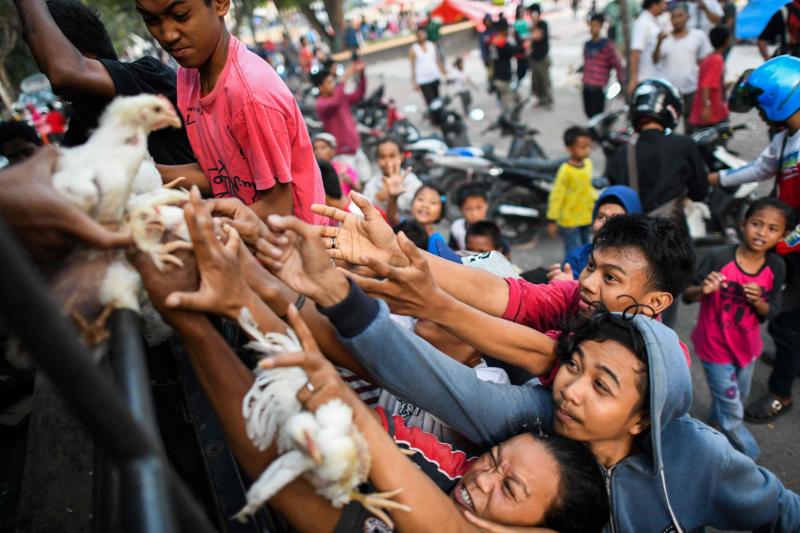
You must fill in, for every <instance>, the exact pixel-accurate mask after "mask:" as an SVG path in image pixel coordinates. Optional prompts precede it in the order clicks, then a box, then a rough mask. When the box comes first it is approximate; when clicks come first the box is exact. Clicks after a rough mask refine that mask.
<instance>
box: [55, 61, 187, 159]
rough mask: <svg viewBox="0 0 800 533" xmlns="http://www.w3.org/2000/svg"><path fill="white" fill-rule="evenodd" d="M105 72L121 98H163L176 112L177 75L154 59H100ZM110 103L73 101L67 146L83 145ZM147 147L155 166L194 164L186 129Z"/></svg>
mask: <svg viewBox="0 0 800 533" xmlns="http://www.w3.org/2000/svg"><path fill="white" fill-rule="evenodd" d="M100 63H102V65H103V66H104V67H105V68H106V70H107V71H108V73H109V75H110V76H111V80H112V81H113V82H114V88H115V89H116V92H117V95H119V96H133V95H137V94H142V93H152V94H162V95H164V96H166V97H167V98H168V99H169V101H170V102H172V105H174V106H176V108H177V88H176V75H175V71H174V70H173V69H171V68H170V67H168V66H166V65H164V64H163V63H161V62H160V61H159V60H157V59H155V58H153V57H143V58H141V59H137V60H136V61H132V62H130V63H125V62H122V61H117V60H112V59H100ZM109 102H110V100H106V99H103V98H97V97H89V98H85V97H84V98H80V97H77V98H73V99H72V101H71V104H72V118H71V119H70V121H69V127H68V128H67V132H66V134H65V135H64V141H63V143H62V144H63V145H64V146H75V145H79V144H83V143H84V142H86V139H87V138H88V137H89V134H90V133H91V132H92V130H94V129H95V128H96V127H97V121H98V119H99V118H100V115H101V114H102V113H103V110H104V109H105V108H106V106H107V105H108V103H109ZM147 147H148V149H149V151H150V155H152V156H153V159H154V160H155V162H156V163H161V164H164V165H180V164H184V163H191V162H193V161H195V158H194V154H193V153H192V148H191V146H190V145H189V139H188V138H187V137H186V130H185V129H184V128H181V129H179V130H178V129H175V128H166V129H163V130H159V131H155V132H153V133H151V134H150V136H149V137H148V142H147Z"/></svg>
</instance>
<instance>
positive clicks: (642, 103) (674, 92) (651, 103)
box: [630, 80, 683, 131]
mask: <svg viewBox="0 0 800 533" xmlns="http://www.w3.org/2000/svg"><path fill="white" fill-rule="evenodd" d="M681 113H683V102H682V101H681V94H680V93H679V92H678V89H676V88H675V86H674V85H672V84H671V83H670V82H668V81H666V80H644V81H643V82H641V83H640V84H639V85H637V86H636V89H635V90H634V91H633V94H632V95H631V105H630V115H631V124H633V127H634V128H635V129H636V130H637V131H638V129H639V125H640V124H641V122H642V119H645V118H649V119H652V120H655V121H656V122H658V123H659V124H661V125H662V126H664V127H665V128H669V129H675V127H676V126H677V125H678V121H679V120H680V118H681Z"/></svg>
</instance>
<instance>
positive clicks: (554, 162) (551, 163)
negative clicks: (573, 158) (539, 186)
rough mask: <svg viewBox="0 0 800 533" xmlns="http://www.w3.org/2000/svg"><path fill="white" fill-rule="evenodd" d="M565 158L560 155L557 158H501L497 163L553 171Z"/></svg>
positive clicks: (519, 167) (512, 166) (518, 167)
mask: <svg viewBox="0 0 800 533" xmlns="http://www.w3.org/2000/svg"><path fill="white" fill-rule="evenodd" d="M566 161H567V158H565V157H562V158H559V159H540V158H538V157H517V158H513V159H508V158H502V159H500V160H498V163H499V164H500V165H502V166H507V167H511V168H517V169H525V170H533V171H536V172H548V173H549V172H552V173H554V174H555V172H556V171H557V170H558V167H560V166H561V165H562V164H563V163H564V162H566Z"/></svg>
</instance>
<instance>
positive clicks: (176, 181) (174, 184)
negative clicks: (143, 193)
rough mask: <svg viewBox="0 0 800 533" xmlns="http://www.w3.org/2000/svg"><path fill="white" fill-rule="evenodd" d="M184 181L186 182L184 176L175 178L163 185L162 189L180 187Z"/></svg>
mask: <svg viewBox="0 0 800 533" xmlns="http://www.w3.org/2000/svg"><path fill="white" fill-rule="evenodd" d="M184 181H186V176H180V177H178V178H175V179H174V180H172V181H170V182H169V183H165V184H164V188H165V189H174V188H175V187H177V186H178V185H180V184H181V183H183V182H184Z"/></svg>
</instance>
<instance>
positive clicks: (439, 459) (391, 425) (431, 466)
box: [376, 407, 476, 493]
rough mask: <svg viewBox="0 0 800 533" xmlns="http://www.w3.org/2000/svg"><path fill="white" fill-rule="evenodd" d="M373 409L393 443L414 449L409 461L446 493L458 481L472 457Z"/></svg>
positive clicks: (394, 417)
mask: <svg viewBox="0 0 800 533" xmlns="http://www.w3.org/2000/svg"><path fill="white" fill-rule="evenodd" d="M376 411H377V412H378V415H379V416H380V418H381V423H382V424H383V427H384V428H386V431H387V432H388V433H389V435H391V436H392V438H393V439H394V441H395V443H396V444H397V446H399V447H400V448H403V449H406V450H411V451H413V452H415V453H414V455H413V456H411V460H412V461H414V463H416V465H417V466H418V467H420V469H421V470H422V471H423V472H425V474H426V475H427V476H428V477H429V478H430V479H431V480H432V481H433V482H434V483H436V485H437V486H438V487H439V488H440V489H442V491H444V492H446V493H449V492H450V490H451V489H452V488H453V487H454V486H455V485H456V483H458V481H459V480H460V479H461V477H462V476H463V475H464V473H465V472H466V471H467V470H469V467H470V466H471V465H472V463H473V462H474V461H475V459H476V458H475V457H469V456H468V455H467V454H466V453H464V452H462V451H460V450H456V449H455V448H453V447H452V446H451V445H450V444H446V443H443V442H441V441H440V440H439V439H437V438H436V437H435V436H434V435H431V434H430V433H426V432H424V431H422V430H421V429H419V428H415V427H408V426H406V424H405V422H404V421H403V418H402V417H400V416H397V415H394V416H392V417H389V416H387V414H386V412H385V411H384V410H383V409H382V408H380V407H378V408H377V409H376Z"/></svg>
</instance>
